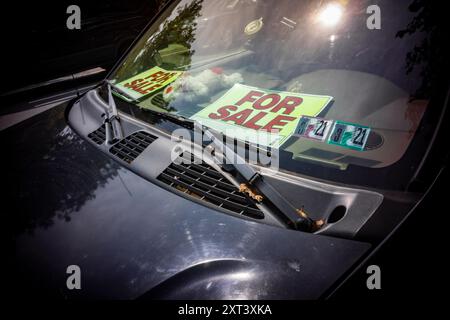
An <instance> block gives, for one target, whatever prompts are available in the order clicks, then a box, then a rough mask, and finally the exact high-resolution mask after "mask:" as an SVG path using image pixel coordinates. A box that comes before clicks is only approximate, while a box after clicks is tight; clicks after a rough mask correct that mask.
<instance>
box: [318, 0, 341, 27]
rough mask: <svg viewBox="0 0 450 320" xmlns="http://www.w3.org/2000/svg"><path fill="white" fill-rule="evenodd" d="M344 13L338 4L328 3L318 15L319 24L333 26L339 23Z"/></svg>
mask: <svg viewBox="0 0 450 320" xmlns="http://www.w3.org/2000/svg"><path fill="white" fill-rule="evenodd" d="M343 13H344V8H343V7H342V6H341V5H340V4H339V3H329V4H328V5H326V6H325V8H323V9H322V10H321V11H320V12H319V15H318V19H319V21H320V23H322V24H323V25H325V26H327V27H332V26H335V25H337V24H338V23H339V21H340V20H341V18H342V14H343Z"/></svg>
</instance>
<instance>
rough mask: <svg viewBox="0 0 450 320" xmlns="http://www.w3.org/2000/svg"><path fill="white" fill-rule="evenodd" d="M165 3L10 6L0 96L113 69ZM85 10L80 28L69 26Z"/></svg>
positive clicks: (135, 0)
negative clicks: (74, 13) (72, 8)
mask: <svg viewBox="0 0 450 320" xmlns="http://www.w3.org/2000/svg"><path fill="white" fill-rule="evenodd" d="M164 2H165V0H126V1H120V0H96V1H86V0H81V1H80V0H77V1H68V0H62V1H49V0H45V1H25V2H23V1H10V2H8V3H6V4H5V5H4V6H3V4H2V10H1V11H2V19H1V24H2V25H1V30H2V56H3V58H2V61H3V75H2V86H1V89H0V93H3V94H4V93H7V92H10V91H12V90H16V89H19V88H22V87H24V86H28V85H32V84H36V83H40V82H43V81H48V80H51V79H55V78H58V77H62V76H66V75H69V74H71V73H76V72H80V71H83V70H87V69H90V68H95V67H102V68H104V69H106V70H109V69H110V68H111V67H112V66H113V64H114V62H115V61H117V60H118V59H119V58H120V56H121V55H122V54H123V52H124V51H125V50H126V49H127V48H128V47H129V46H130V45H131V43H132V41H133V40H134V39H135V38H136V37H137V36H138V35H139V33H140V31H141V30H142V29H143V28H144V27H145V26H146V25H147V24H148V23H149V21H150V20H151V19H152V17H154V16H155V14H156V13H157V12H158V11H159V9H160V8H161V7H162V5H163V3H164ZM71 4H76V5H78V6H79V7H80V8H81V29H80V30H69V29H68V28H67V27H66V21H67V18H68V17H69V16H70V14H67V13H66V10H67V7H68V6H69V5H71ZM103 76H105V74H104V75H103Z"/></svg>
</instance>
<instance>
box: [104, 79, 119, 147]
mask: <svg viewBox="0 0 450 320" xmlns="http://www.w3.org/2000/svg"><path fill="white" fill-rule="evenodd" d="M106 85H107V87H108V108H107V109H106V112H105V114H104V118H105V120H104V121H103V122H104V124H105V133H106V142H105V143H106V144H112V143H114V142H116V141H118V140H121V139H123V130H122V125H121V123H120V118H119V114H118V112H117V106H116V103H115V101H114V98H113V96H112V92H111V87H112V86H113V85H112V84H111V83H109V82H108V81H106Z"/></svg>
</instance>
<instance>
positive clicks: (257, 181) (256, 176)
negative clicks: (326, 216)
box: [196, 125, 323, 232]
mask: <svg viewBox="0 0 450 320" xmlns="http://www.w3.org/2000/svg"><path fill="white" fill-rule="evenodd" d="M196 126H197V127H198V126H199V125H196ZM199 129H201V130H202V132H203V134H204V135H206V137H207V138H208V139H209V140H211V141H212V144H213V145H214V146H215V147H216V148H218V149H219V151H220V152H221V153H222V155H223V157H225V159H226V160H228V161H226V163H227V164H228V163H231V164H232V166H233V167H234V169H235V170H236V171H237V172H238V173H239V174H240V175H241V176H242V177H243V178H244V179H245V181H246V182H247V184H245V185H241V188H240V189H241V191H243V192H247V193H249V194H251V195H253V197H255V198H257V197H261V196H264V197H266V198H267V199H268V200H269V201H270V202H272V204H273V205H274V206H275V207H276V208H277V209H278V210H279V211H280V212H281V213H283V215H284V216H285V218H286V220H287V223H288V225H289V226H290V227H293V228H294V229H297V230H301V231H306V232H313V231H316V230H318V229H320V228H321V227H322V225H323V221H322V220H318V221H314V220H313V219H311V218H310V217H308V215H307V214H306V213H305V211H304V210H303V209H297V208H295V207H294V206H293V205H292V204H291V203H290V202H289V201H288V200H287V199H286V198H284V197H283V195H281V194H280V193H279V192H278V190H277V189H276V188H275V187H274V186H272V184H271V183H270V182H269V181H267V180H265V179H264V177H263V176H262V175H261V174H260V173H259V172H257V171H256V170H255V169H253V167H252V166H251V165H250V164H248V163H247V162H246V161H245V160H244V159H242V157H241V156H240V155H239V154H237V153H236V152H235V151H234V150H233V149H231V148H230V147H228V146H227V145H226V144H224V143H223V142H222V141H221V139H218V138H217V137H216V136H214V135H213V134H212V133H211V132H210V131H209V130H203V127H202V128H199ZM230 156H232V157H233V159H230V158H229V157H230ZM252 189H256V190H258V191H259V193H260V194H259V195H256V196H255V194H254V191H253V190H252Z"/></svg>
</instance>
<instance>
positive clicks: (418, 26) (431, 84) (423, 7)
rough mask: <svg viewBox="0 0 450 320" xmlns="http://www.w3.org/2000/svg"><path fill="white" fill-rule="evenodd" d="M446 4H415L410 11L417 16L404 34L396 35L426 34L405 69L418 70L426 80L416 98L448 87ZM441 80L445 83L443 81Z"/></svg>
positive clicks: (423, 1)
mask: <svg viewBox="0 0 450 320" xmlns="http://www.w3.org/2000/svg"><path fill="white" fill-rule="evenodd" d="M444 4H445V2H444V1H427V0H414V1H413V2H412V3H411V4H410V6H409V10H410V11H411V12H415V13H417V14H416V16H415V17H414V18H413V19H412V21H411V22H410V23H409V24H408V26H407V27H406V29H405V30H401V31H399V32H398V33H397V37H399V38H403V37H405V36H406V35H413V34H414V33H419V32H424V33H425V34H426V37H425V38H424V39H423V40H422V42H421V43H420V45H417V46H416V47H415V48H414V49H413V50H412V51H411V52H409V53H408V55H407V58H406V69H407V72H408V73H411V72H412V71H413V70H414V69H416V68H419V69H420V73H421V76H422V77H423V80H422V84H421V86H420V87H419V89H418V90H417V92H416V93H415V96H416V98H429V97H430V96H431V94H432V90H438V88H439V87H441V85H445V86H447V85H448V75H447V76H446V77H445V73H446V72H447V71H448V70H449V61H448V57H449V56H450V52H449V46H448V27H447V24H448V18H447V17H446V14H447V9H446V6H445V5H444ZM442 79H445V80H444V81H442Z"/></svg>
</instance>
